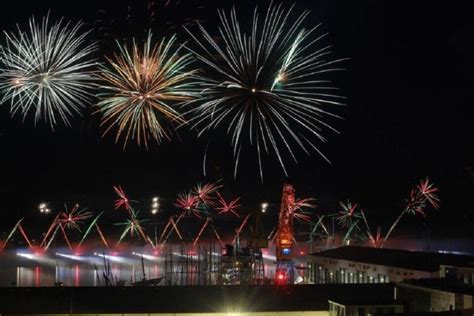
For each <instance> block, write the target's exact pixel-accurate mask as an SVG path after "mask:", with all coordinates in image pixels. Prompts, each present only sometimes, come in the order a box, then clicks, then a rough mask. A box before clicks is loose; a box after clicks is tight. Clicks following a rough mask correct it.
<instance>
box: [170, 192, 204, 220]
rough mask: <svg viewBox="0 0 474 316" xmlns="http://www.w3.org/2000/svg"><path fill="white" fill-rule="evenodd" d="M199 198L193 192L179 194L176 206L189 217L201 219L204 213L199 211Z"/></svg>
mask: <svg viewBox="0 0 474 316" xmlns="http://www.w3.org/2000/svg"><path fill="white" fill-rule="evenodd" d="M199 204H200V203H199V197H198V196H196V195H194V194H193V193H192V192H184V193H179V194H178V198H177V199H176V203H175V206H177V207H178V208H180V209H181V210H182V213H184V214H185V215H187V216H190V215H193V216H195V217H196V218H197V219H201V217H202V216H201V213H202V211H201V210H200V209H199Z"/></svg>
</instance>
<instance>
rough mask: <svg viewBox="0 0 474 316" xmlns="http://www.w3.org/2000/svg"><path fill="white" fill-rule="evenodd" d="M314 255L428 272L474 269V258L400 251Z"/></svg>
mask: <svg viewBox="0 0 474 316" xmlns="http://www.w3.org/2000/svg"><path fill="white" fill-rule="evenodd" d="M312 255H313V256H316V257H324V258H331V259H341V260H348V261H355V262H363V263H368V264H377V265H383V266H390V267H396V268H404V269H411V270H418V271H428V272H435V271H438V270H439V268H440V265H454V266H460V267H474V257H472V256H466V255H455V254H448V253H438V252H422V251H409V250H400V249H384V248H372V247H359V246H345V247H340V248H335V249H330V250H325V251H321V252H317V253H313V254H312Z"/></svg>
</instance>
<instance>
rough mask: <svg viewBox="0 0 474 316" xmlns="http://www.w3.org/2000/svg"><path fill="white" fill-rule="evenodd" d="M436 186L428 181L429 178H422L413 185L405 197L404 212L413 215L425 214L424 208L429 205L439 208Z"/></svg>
mask: <svg viewBox="0 0 474 316" xmlns="http://www.w3.org/2000/svg"><path fill="white" fill-rule="evenodd" d="M438 191H439V190H438V188H437V187H435V186H434V184H433V183H430V180H429V178H426V179H424V180H423V179H422V180H421V181H420V184H418V185H417V186H416V187H414V188H413V189H412V190H411V192H410V196H409V197H408V199H407V206H406V209H405V212H407V213H409V214H412V215H415V214H417V213H418V214H420V215H423V216H426V214H425V209H426V208H427V206H428V205H431V206H432V207H433V208H434V209H438V208H439V198H438V195H437V192H438Z"/></svg>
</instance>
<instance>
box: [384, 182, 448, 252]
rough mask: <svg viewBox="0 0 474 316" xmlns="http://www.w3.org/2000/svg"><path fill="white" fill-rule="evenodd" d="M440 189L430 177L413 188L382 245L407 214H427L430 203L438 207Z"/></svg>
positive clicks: (435, 207)
mask: <svg viewBox="0 0 474 316" xmlns="http://www.w3.org/2000/svg"><path fill="white" fill-rule="evenodd" d="M438 191H439V189H438V188H437V187H435V186H434V184H433V183H430V180H429V178H426V179H424V180H423V179H422V180H421V181H420V184H419V185H417V186H415V188H413V189H412V190H411V192H410V195H409V197H408V199H407V206H406V207H405V209H404V210H403V211H402V212H401V213H400V215H399V216H398V217H397V219H396V220H395V221H394V222H393V224H392V226H390V229H389V230H388V232H387V234H386V235H385V236H384V237H383V239H382V242H381V244H380V247H383V245H384V243H385V242H386V241H387V240H388V238H389V237H390V235H391V233H392V232H393V230H394V229H395V227H396V226H397V225H398V223H399V222H400V220H401V219H402V217H403V216H404V215H405V214H410V215H416V214H421V215H422V216H426V214H425V209H426V208H427V207H428V204H429V205H431V206H432V207H433V208H434V209H438V208H439V201H440V200H439V198H438V196H437V194H436V192H438Z"/></svg>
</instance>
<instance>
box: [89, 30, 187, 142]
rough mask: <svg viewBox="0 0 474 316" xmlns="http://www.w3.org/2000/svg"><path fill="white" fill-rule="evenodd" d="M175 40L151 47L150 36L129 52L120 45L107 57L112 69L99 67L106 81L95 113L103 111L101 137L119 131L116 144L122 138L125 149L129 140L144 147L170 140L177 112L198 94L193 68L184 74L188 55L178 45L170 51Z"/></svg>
mask: <svg viewBox="0 0 474 316" xmlns="http://www.w3.org/2000/svg"><path fill="white" fill-rule="evenodd" d="M175 42H176V36H172V37H171V39H170V40H168V41H166V40H163V41H161V42H160V43H159V44H156V45H153V44H152V35H151V33H149V34H148V37H147V40H146V41H145V44H144V47H143V50H140V49H139V47H138V45H137V43H136V42H135V41H134V43H133V45H132V48H131V49H130V48H129V47H127V46H126V45H124V46H122V45H120V44H119V52H118V53H116V54H115V55H114V57H113V58H107V60H108V62H109V66H110V68H106V67H103V68H102V70H101V72H100V79H101V80H102V81H103V82H104V83H103V85H102V87H101V89H102V91H103V92H102V93H100V94H99V98H100V102H99V103H98V105H97V107H98V110H97V111H96V112H100V113H102V123H101V126H106V125H107V126H108V127H106V129H105V131H104V135H105V134H107V133H108V132H110V131H111V129H112V128H116V129H117V133H116V137H115V141H116V142H118V141H119V139H120V138H121V137H124V145H123V146H124V148H125V147H126V146H127V144H128V142H129V141H130V140H134V141H136V143H137V144H138V145H139V146H141V145H144V146H145V147H146V148H148V142H149V141H150V140H154V141H155V142H156V143H158V144H159V143H161V142H162V141H163V140H164V139H170V131H169V130H171V127H172V125H173V124H175V123H177V124H183V123H185V120H184V119H183V118H182V116H181V114H180V113H179V112H178V111H177V110H176V109H177V108H178V107H180V106H181V105H183V104H186V103H187V102H189V101H191V100H192V99H193V98H194V97H195V96H196V88H195V87H194V83H193V78H194V77H195V70H189V71H188V70H187V68H188V67H189V65H190V64H191V62H192V60H193V59H192V56H191V54H190V53H182V45H181V46H179V47H178V48H177V49H174V48H173V47H174V46H175Z"/></svg>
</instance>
